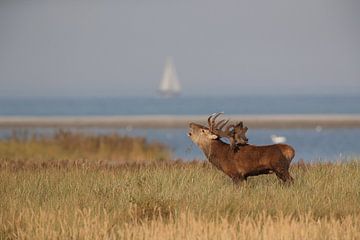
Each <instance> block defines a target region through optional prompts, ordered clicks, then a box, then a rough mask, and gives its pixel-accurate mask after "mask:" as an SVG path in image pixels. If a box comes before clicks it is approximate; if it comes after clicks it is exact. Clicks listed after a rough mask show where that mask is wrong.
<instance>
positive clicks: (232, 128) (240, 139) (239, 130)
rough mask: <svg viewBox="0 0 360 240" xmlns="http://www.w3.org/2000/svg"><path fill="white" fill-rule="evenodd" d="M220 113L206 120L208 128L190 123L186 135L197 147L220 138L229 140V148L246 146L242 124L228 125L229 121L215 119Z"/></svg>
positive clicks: (245, 129) (246, 140)
mask: <svg viewBox="0 0 360 240" xmlns="http://www.w3.org/2000/svg"><path fill="white" fill-rule="evenodd" d="M221 114H222V113H215V114H212V115H210V116H209V118H208V127H206V126H202V125H200V124H196V123H190V132H189V133H188V135H189V137H190V138H191V140H192V141H194V142H195V143H197V144H199V145H203V144H207V143H208V142H209V141H211V140H214V139H220V138H227V139H229V142H230V146H231V148H233V149H235V148H236V147H237V146H238V145H243V144H247V142H248V138H247V137H246V131H247V130H248V128H247V127H245V128H244V127H243V123H242V122H239V123H237V124H228V123H229V120H225V119H223V120H220V121H218V122H216V119H217V118H218V117H219V116H220V115H221Z"/></svg>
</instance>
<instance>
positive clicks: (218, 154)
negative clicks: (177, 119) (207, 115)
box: [189, 123, 295, 183]
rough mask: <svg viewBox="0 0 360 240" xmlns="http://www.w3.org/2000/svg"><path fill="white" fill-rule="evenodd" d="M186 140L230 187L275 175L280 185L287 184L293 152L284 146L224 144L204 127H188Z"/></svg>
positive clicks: (289, 180) (197, 125)
mask: <svg viewBox="0 0 360 240" xmlns="http://www.w3.org/2000/svg"><path fill="white" fill-rule="evenodd" d="M189 137H190V138H191V140H192V141H193V142H194V143H195V144H197V145H198V146H199V148H200V149H201V150H202V151H203V153H204V154H205V156H206V157H207V159H208V160H209V162H211V163H212V164H213V165H214V166H215V167H217V168H218V169H219V170H221V171H223V172H224V173H225V174H226V175H228V176H229V177H231V178H232V180H233V181H234V183H238V182H240V181H243V180H246V179H247V177H249V176H257V175H260V174H269V173H275V174H276V176H277V177H278V178H279V179H281V180H282V181H283V182H291V181H293V178H292V177H291V176H290V174H289V166H290V162H291V160H292V159H293V157H294V155H295V150H294V149H293V148H292V147H291V146H289V145H286V144H274V145H267V146H255V145H249V144H241V145H238V146H237V148H236V149H234V148H232V147H231V146H230V145H229V144H227V143H224V142H223V141H221V140H220V139H219V137H218V136H217V135H215V134H213V133H212V132H211V131H210V130H209V129H208V128H207V127H204V126H202V125H199V124H195V123H191V124H190V132H189Z"/></svg>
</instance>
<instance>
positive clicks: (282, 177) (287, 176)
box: [275, 170, 294, 183]
mask: <svg viewBox="0 0 360 240" xmlns="http://www.w3.org/2000/svg"><path fill="white" fill-rule="evenodd" d="M275 174H276V176H277V177H278V178H279V179H280V180H282V181H283V182H284V183H292V182H293V181H294V179H293V178H292V177H291V176H290V174H289V172H288V171H278V170H275Z"/></svg>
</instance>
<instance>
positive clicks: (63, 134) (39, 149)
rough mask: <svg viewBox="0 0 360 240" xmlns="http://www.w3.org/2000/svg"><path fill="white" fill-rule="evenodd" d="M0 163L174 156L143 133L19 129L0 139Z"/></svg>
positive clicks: (143, 160) (140, 160)
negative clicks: (40, 132) (30, 131)
mask: <svg viewBox="0 0 360 240" xmlns="http://www.w3.org/2000/svg"><path fill="white" fill-rule="evenodd" d="M0 154H1V155H0V159H1V161H0V164H2V165H4V164H7V165H12V166H13V167H23V166H25V167H26V166H33V167H34V166H42V165H59V164H60V165H64V164H65V165H66V164H74V163H75V164H89V163H92V164H94V163H101V162H106V163H109V164H113V165H114V164H115V165H116V164H120V163H129V162H130V163H151V162H154V161H164V160H167V159H169V158H171V152H170V150H169V149H168V148H167V147H166V146H165V145H164V144H162V143H159V142H155V141H154V142H147V141H146V139H145V138H144V137H129V136H121V135H118V134H116V133H114V134H111V135H90V134H85V133H81V132H71V131H63V130H59V131H57V132H56V133H55V134H53V135H49V136H46V135H29V134H27V133H22V134H19V133H16V132H14V134H13V135H12V136H11V137H10V138H8V139H1V140H0Z"/></svg>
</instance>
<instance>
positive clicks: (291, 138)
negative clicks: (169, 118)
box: [0, 128, 360, 162]
mask: <svg viewBox="0 0 360 240" xmlns="http://www.w3.org/2000/svg"><path fill="white" fill-rule="evenodd" d="M66 130H71V131H81V132H85V133H91V134H109V133H119V134H122V135H129V136H143V137H145V138H146V139H147V140H148V141H150V142H151V141H158V142H162V143H164V144H166V145H167V146H168V147H170V149H171V150H172V151H173V158H174V159H177V158H181V159H186V160H192V159H200V160H201V159H205V157H204V155H203V154H202V152H200V150H199V149H198V148H197V147H196V146H195V145H194V144H193V143H192V142H191V141H190V139H189V138H188V137H187V129H124V128H113V129H109V128H104V129H101V128H81V129H66ZM13 131H14V129H0V138H8V137H10V136H11V134H12V132H13ZM15 131H17V133H20V136H21V134H23V135H24V136H29V135H31V134H33V133H40V134H45V135H50V134H53V133H54V131H57V129H53V128H31V129H22V130H19V129H17V130H15ZM272 134H277V135H281V136H285V137H286V138H287V143H288V144H290V145H292V146H293V147H294V148H295V150H296V155H295V158H294V160H295V161H297V160H300V159H303V160H305V161H309V162H311V161H338V160H346V159H349V158H351V157H352V156H355V157H357V159H359V158H360V157H359V156H360V141H359V137H360V128H357V129H347V128H339V129H326V128H324V129H322V131H320V132H318V131H316V130H315V129H249V131H248V137H249V142H250V143H251V144H256V145H267V144H272V142H271V138H270V136H271V135H272Z"/></svg>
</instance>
